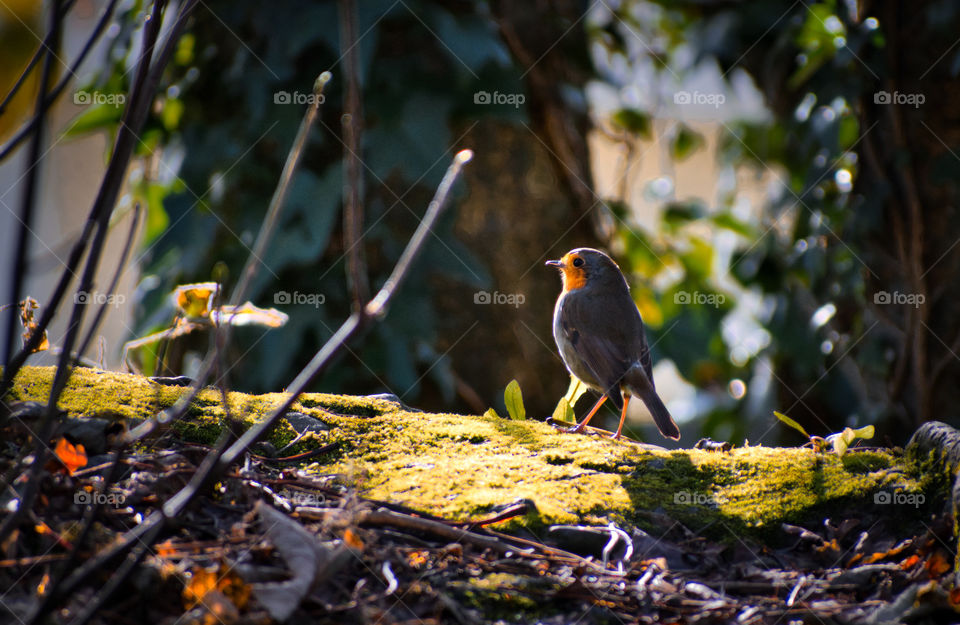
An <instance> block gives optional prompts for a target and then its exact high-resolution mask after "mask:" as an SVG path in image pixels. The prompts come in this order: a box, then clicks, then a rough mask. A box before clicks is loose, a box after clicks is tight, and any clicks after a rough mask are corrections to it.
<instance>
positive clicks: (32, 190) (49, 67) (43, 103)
mask: <svg viewBox="0 0 960 625" xmlns="http://www.w3.org/2000/svg"><path fill="white" fill-rule="evenodd" d="M61 8H62V6H61V4H60V2H55V3H54V5H53V7H52V9H51V11H50V34H49V39H50V41H51V42H52V43H53V45H54V47H57V48H59V47H60V38H61V29H62V26H63V17H64V14H63V12H62V11H61ZM54 57H55V55H54V54H53V52H52V51H51V52H49V53H48V54H47V55H46V56H44V58H43V73H42V75H41V78H40V88H39V89H38V90H37V102H36V105H35V107H34V111H35V112H34V116H33V118H34V119H36V120H37V123H36V124H35V125H34V132H33V140H32V141H31V142H30V156H29V158H28V159H27V164H26V168H27V170H26V174H25V178H26V182H25V183H24V190H23V198H22V202H21V206H20V214H19V215H17V221H18V222H19V228H18V229H17V246H16V250H15V251H14V253H13V276H12V280H11V281H10V291H9V302H10V303H11V304H13V305H14V306H13V307H12V308H11V309H10V312H9V316H8V317H7V323H6V329H5V332H4V338H5V342H4V346H3V363H4V365H5V366H9V364H10V356H11V354H13V353H14V347H13V342H14V336H15V334H16V327H17V308H16V304H17V302H19V301H20V292H21V291H22V290H23V283H24V282H25V281H26V273H27V253H28V250H27V248H28V247H29V242H30V232H31V229H30V224H31V223H33V212H34V208H35V204H36V200H37V181H38V179H39V177H40V160H41V159H42V158H43V155H42V153H41V148H42V147H43V134H44V130H45V129H46V124H47V110H48V102H47V89H48V87H49V86H50V80H51V79H52V77H53V61H54ZM39 333H40V334H43V329H40V330H39Z"/></svg>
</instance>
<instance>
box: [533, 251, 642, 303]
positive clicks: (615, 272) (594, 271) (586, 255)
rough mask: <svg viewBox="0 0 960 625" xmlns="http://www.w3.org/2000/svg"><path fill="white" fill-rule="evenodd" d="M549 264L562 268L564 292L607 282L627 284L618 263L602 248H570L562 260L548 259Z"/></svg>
mask: <svg viewBox="0 0 960 625" xmlns="http://www.w3.org/2000/svg"><path fill="white" fill-rule="evenodd" d="M547 265H550V266H551V267H556V268H557V269H559V270H560V276H561V278H562V279H563V291H564V293H566V292H567V291H575V290H577V289H581V288H583V287H585V286H588V285H592V284H601V283H607V282H610V283H612V284H623V285H624V286H626V280H625V279H624V277H623V274H622V273H620V268H619V267H617V263H615V262H613V259H612V258H610V257H609V256H607V255H606V254H604V253H603V252H601V251H600V250H595V249H593V248H590V247H578V248H577V249H575V250H570V251H569V252H567V253H566V254H564V255H563V258H561V259H560V260H548V261H547Z"/></svg>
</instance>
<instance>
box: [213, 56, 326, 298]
mask: <svg viewBox="0 0 960 625" xmlns="http://www.w3.org/2000/svg"><path fill="white" fill-rule="evenodd" d="M331 77H332V74H330V72H323V73H322V74H320V76H318V77H317V80H316V81H315V82H314V83H313V95H314V96H316V97H314V98H313V102H312V103H311V104H310V106H309V107H307V111H306V113H304V115H303V120H301V122H300V129H299V130H297V136H296V138H295V139H294V140H293V147H292V148H291V149H290V152H289V153H288V154H287V162H286V163H284V164H283V171H282V172H281V173H280V180H279V181H277V188H276V189H274V191H273V196H272V197H271V198H270V206H269V207H268V208H267V214H266V216H265V217H264V218H263V224H261V226H260V232H259V234H257V240H256V243H254V245H253V250H251V252H250V256H248V257H247V264H246V265H245V266H244V268H243V270H242V271H241V272H240V281H239V282H238V283H237V286H236V288H235V289H234V290H233V296H232V297H231V298H230V301H231V303H233V304H237V305H239V304H241V303H242V300H243V299H244V298H246V295H247V290H248V289H249V288H250V284H251V283H252V282H253V277H254V276H255V275H256V273H257V268H258V267H259V265H260V264H261V263H262V262H263V260H262V259H263V256H264V255H265V254H266V252H267V244H268V243H270V236H271V235H272V234H273V231H274V229H275V228H276V226H277V221H278V219H279V217H280V209H281V208H282V207H283V203H284V201H285V200H286V198H287V190H288V189H289V187H290V181H291V180H292V179H293V173H294V171H296V169H297V165H298V164H299V162H300V157H301V155H302V154H303V149H304V147H305V146H306V145H307V137H309V136H310V128H311V127H312V126H313V122H314V120H315V119H316V118H317V112H318V111H319V110H320V104H321V103H322V102H323V90H324V87H326V85H327V83H328V82H330V78H331Z"/></svg>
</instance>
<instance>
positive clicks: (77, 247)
mask: <svg viewBox="0 0 960 625" xmlns="http://www.w3.org/2000/svg"><path fill="white" fill-rule="evenodd" d="M196 4H197V0H187V1H186V2H185V3H184V4H183V5H182V7H181V9H180V13H179V15H178V16H177V19H176V20H175V21H174V24H173V25H172V26H171V28H170V32H169V34H168V35H167V38H166V40H164V43H163V46H162V48H161V52H160V54H159V55H158V57H157V58H158V61H157V63H156V64H155V66H154V68H153V70H152V71H151V72H150V75H149V78H148V80H147V84H149V85H153V89H154V90H155V89H156V85H157V84H158V83H159V81H160V76H161V74H162V73H163V70H164V67H165V66H166V64H167V62H168V61H169V59H170V57H171V56H172V55H173V51H174V49H175V47H176V44H177V41H178V40H179V38H180V34H181V33H182V32H183V29H184V27H185V26H186V19H187V17H188V16H189V15H190V13H191V12H192V10H193V8H194V7H195V6H196ZM154 43H155V41H154ZM151 49H152V47H151ZM150 93H152V91H151V92H150ZM138 94H139V92H137V91H135V90H131V97H130V99H129V100H128V104H127V109H126V111H125V112H124V117H123V120H122V121H121V132H120V133H118V136H117V143H116V147H115V149H114V151H113V155H112V157H111V159H110V164H109V165H108V167H107V173H106V174H105V175H104V180H103V183H102V184H101V191H100V193H98V195H97V200H96V201H95V202H94V204H93V208H91V210H90V214H89V215H88V216H87V221H86V222H85V223H84V225H83V231H82V232H81V233H80V237H79V238H78V239H77V241H76V243H74V245H73V249H72V250H71V251H70V257H69V258H68V259H67V262H66V263H65V266H64V271H63V273H62V274H61V275H60V281H59V282H58V283H57V285H56V287H55V288H54V291H53V294H52V295H51V296H50V297H49V298H48V299H47V302H46V308H45V309H44V311H43V315H41V317H40V321H39V322H38V323H37V332H35V333H34V335H33V336H32V337H31V339H30V340H29V341H28V342H27V344H26V345H24V347H23V349H22V350H20V352H18V353H17V355H16V356H14V357H13V358H12V359H11V361H10V362H9V363H8V364H7V366H6V367H5V368H4V370H3V380H2V382H0V399H3V398H4V397H5V396H6V394H7V392H8V391H9V390H10V387H11V385H12V384H13V378H14V377H15V376H16V374H17V372H18V371H19V370H20V368H21V367H22V366H23V364H24V363H25V362H26V360H27V358H28V357H29V356H30V354H32V353H33V350H35V349H36V348H37V346H38V345H39V344H40V340H41V338H42V336H43V331H44V330H46V329H47V328H48V327H49V325H50V322H51V321H52V320H53V317H54V315H55V314H56V313H57V311H58V310H59V307H60V304H61V302H62V301H63V298H64V296H65V295H66V292H67V287H69V285H70V282H71V280H72V277H73V275H74V270H75V269H76V268H77V267H78V266H79V265H80V259H81V258H82V257H83V254H84V253H85V252H86V250H87V244H88V243H89V241H90V237H91V236H93V231H94V228H96V227H97V226H98V224H99V223H100V222H101V221H102V219H101V215H100V211H102V210H106V207H107V206H108V205H107V203H106V202H105V201H103V200H104V199H106V198H107V197H112V198H113V199H112V200H111V202H110V204H109V206H111V207H112V204H113V200H115V199H116V195H117V190H118V189H119V185H120V184H121V183H122V182H123V176H124V175H125V172H126V167H127V164H128V161H129V158H130V154H131V153H132V145H131V142H132V141H134V140H135V139H136V137H135V134H136V132H139V130H140V128H142V126H143V123H144V121H145V120H146V115H147V112H148V110H149V106H150V103H151V102H152V97H150V98H143V97H139V95H138ZM134 109H137V110H136V113H137V114H136V115H134V114H131V111H133V110H134ZM133 124H136V125H133ZM124 129H127V130H128V131H129V132H124ZM135 131H136V132H135ZM121 148H122V150H121ZM123 153H126V160H124V161H123V162H122V163H121V162H120V156H119V155H120V154H123ZM0 160H2V156H0ZM108 188H109V189H112V191H110V190H109V189H108ZM5 419H6V415H4V414H2V413H0V425H2V424H3V422H4V421H5ZM0 536H2V531H0Z"/></svg>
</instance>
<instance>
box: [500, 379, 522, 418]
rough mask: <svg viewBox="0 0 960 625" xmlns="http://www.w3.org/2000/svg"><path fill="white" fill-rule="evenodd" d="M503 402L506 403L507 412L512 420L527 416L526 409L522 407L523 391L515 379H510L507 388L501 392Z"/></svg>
mask: <svg viewBox="0 0 960 625" xmlns="http://www.w3.org/2000/svg"><path fill="white" fill-rule="evenodd" d="M503 403H505V404H506V405H507V413H508V414H509V415H510V418H511V419H513V420H514V421H523V420H524V419H526V418H527V411H526V410H525V409H524V408H523V393H521V392H520V384H519V383H518V382H517V381H516V380H510V384H507V390H505V391H504V392H503Z"/></svg>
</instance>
